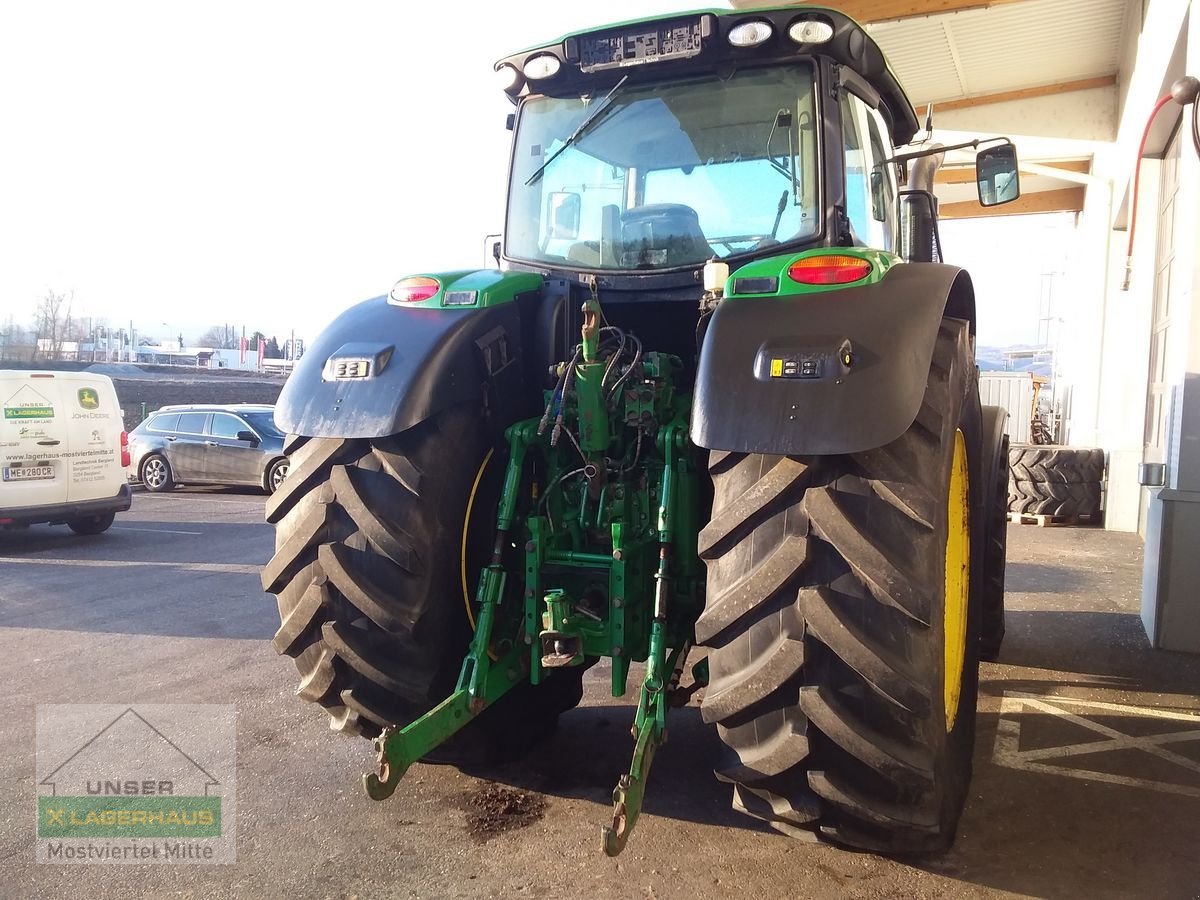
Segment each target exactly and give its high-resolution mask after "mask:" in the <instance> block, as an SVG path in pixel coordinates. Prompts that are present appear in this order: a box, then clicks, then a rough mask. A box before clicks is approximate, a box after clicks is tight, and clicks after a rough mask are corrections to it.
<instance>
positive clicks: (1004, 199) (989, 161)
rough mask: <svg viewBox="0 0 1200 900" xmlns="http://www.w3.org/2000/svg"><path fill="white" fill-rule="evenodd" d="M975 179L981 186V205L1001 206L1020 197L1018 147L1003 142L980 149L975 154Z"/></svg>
mask: <svg viewBox="0 0 1200 900" xmlns="http://www.w3.org/2000/svg"><path fill="white" fill-rule="evenodd" d="M975 181H976V183H977V184H978V186H979V205H980V206H999V205H1000V204H1002V203H1008V202H1010V201H1012V200H1016V199H1017V198H1018V197H1020V196H1021V177H1020V175H1019V174H1018V173H1017V148H1016V147H1015V146H1014V145H1013V144H1001V145H1000V146H999V147H988V148H987V149H986V150H980V151H979V153H978V154H976V156H975Z"/></svg>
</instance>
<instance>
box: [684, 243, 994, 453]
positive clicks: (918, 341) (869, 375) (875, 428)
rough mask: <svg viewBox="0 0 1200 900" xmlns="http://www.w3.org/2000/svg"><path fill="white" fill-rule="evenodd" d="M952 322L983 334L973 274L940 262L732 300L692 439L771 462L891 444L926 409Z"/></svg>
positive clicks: (721, 314) (723, 312) (700, 379)
mask: <svg viewBox="0 0 1200 900" xmlns="http://www.w3.org/2000/svg"><path fill="white" fill-rule="evenodd" d="M947 315H949V316H952V317H955V318H964V319H967V320H968V321H969V322H971V332H972V334H974V330H975V328H974V316H975V296H974V290H973V288H972V286H971V280H970V276H969V275H968V274H967V273H966V272H965V271H964V270H962V269H959V268H957V267H955V266H947V265H941V264H938V263H900V264H897V265H894V266H892V267H891V268H890V269H889V270H888V271H887V273H886V274H885V275H884V277H883V278H882V279H880V280H879V281H878V282H877V283H875V284H866V285H861V286H852V287H845V288H839V289H836V290H830V291H826V292H821V293H806V294H800V295H794V296H788V297H763V298H734V299H727V300H724V301H722V302H721V303H720V304H719V305H718V306H717V309H716V312H714V313H713V315H712V318H711V321H710V323H709V325H708V329H707V331H706V332H705V335H704V343H703V345H702V348H701V352H700V362H699V366H698V370H697V375H696V392H695V397H694V400H693V407H692V427H691V435H692V441H693V442H694V443H696V444H698V445H699V446H701V447H705V448H708V449H711V450H731V451H735V452H740V453H765V454H771V455H795V454H802V455H827V454H836V453H859V452H862V451H864V450H870V449H872V448H874V447H881V446H883V445H884V444H887V443H890V442H891V441H894V440H895V439H896V438H898V437H900V435H902V434H903V433H904V432H905V431H906V430H907V429H908V427H909V426H910V425H911V424H912V423H913V420H914V419H915V418H916V416H917V412H918V411H919V410H920V408H921V400H922V398H923V397H924V395H925V384H926V380H927V378H928V375H929V365H930V361H931V360H932V358H933V345H934V341H935V339H936V338H937V332H938V327H939V326H940V324H941V321H942V318H943V317H944V316H947Z"/></svg>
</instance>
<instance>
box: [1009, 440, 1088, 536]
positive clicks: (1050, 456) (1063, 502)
mask: <svg viewBox="0 0 1200 900" xmlns="http://www.w3.org/2000/svg"><path fill="white" fill-rule="evenodd" d="M1008 476H1009V477H1008V511H1009V512H1010V513H1021V514H1023V515H1028V516H1063V517H1072V518H1091V519H1097V518H1099V516H1100V504H1101V497H1102V489H1103V483H1104V451H1103V450H1101V449H1100V448H1098V447H1063V446H1061V445H1058V444H1041V445H1034V444H1014V445H1013V446H1012V447H1011V448H1010V449H1009V452H1008Z"/></svg>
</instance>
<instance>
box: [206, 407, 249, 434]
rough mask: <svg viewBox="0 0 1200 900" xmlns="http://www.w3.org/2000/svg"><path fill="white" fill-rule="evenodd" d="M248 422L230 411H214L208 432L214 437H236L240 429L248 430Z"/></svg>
mask: <svg viewBox="0 0 1200 900" xmlns="http://www.w3.org/2000/svg"><path fill="white" fill-rule="evenodd" d="M247 430H248V429H247V428H246V423H245V422H243V421H242V420H241V419H239V418H238V417H237V416H231V415H230V414H229V413H213V417H212V421H211V422H209V423H208V433H209V434H211V435H212V436H213V437H220V438H231V439H236V438H237V436H238V432H239V431H247Z"/></svg>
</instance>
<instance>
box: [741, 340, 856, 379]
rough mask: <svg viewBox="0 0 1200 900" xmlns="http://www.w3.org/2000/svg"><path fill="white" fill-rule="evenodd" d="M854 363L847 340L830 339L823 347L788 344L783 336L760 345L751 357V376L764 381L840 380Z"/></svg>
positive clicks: (852, 352)
mask: <svg viewBox="0 0 1200 900" xmlns="http://www.w3.org/2000/svg"><path fill="white" fill-rule="evenodd" d="M806 343H807V342H806ZM854 362H855V360H854V351H853V350H852V348H851V347H850V342H849V341H848V340H840V341H839V340H837V339H832V340H830V342H829V345H826V346H824V347H821V346H816V347H814V346H811V345H810V346H807V347H797V346H795V345H794V344H793V345H790V346H789V342H788V341H787V340H786V339H783V340H772V341H768V342H767V343H765V344H763V345H762V346H761V347H760V348H759V350H758V353H757V355H756V357H755V360H754V375H755V377H756V378H758V379H760V380H764V381H767V380H775V379H780V378H786V379H805V380H821V379H826V378H836V379H840V378H842V377H843V376H845V375H847V374H848V373H849V372H850V370H851V368H852V367H853V365H854Z"/></svg>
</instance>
